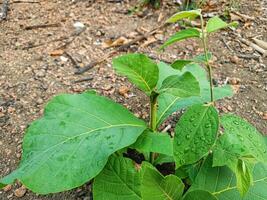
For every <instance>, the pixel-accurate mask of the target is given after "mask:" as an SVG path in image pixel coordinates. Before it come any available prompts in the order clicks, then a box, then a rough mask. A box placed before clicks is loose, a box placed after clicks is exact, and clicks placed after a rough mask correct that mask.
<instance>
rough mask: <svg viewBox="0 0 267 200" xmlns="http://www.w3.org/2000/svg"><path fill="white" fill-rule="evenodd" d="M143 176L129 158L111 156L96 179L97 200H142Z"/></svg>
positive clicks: (94, 186)
mask: <svg viewBox="0 0 267 200" xmlns="http://www.w3.org/2000/svg"><path fill="white" fill-rule="evenodd" d="M140 186H141V176H140V173H139V172H138V171H137V170H136V169H135V166H134V163H133V161H132V160H130V159H128V158H123V157H118V156H111V157H110V159H109V161H108V163H107V164H106V166H105V168H104V169H103V170H102V172H101V173H100V174H99V175H98V176H97V177H96V178H95V179H94V185H93V195H94V199H95V200H107V199H109V200H139V199H140V200H141V199H142V198H141V192H140Z"/></svg>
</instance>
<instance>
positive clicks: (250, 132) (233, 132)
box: [213, 114, 267, 169]
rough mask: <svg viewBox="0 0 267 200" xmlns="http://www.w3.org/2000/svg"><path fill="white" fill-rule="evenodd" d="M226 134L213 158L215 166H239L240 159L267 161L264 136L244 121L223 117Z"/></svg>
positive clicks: (233, 116)
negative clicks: (250, 158)
mask: <svg viewBox="0 0 267 200" xmlns="http://www.w3.org/2000/svg"><path fill="white" fill-rule="evenodd" d="M221 124H222V126H223V128H224V134H223V135H222V136H221V137H220V138H219V140H218V142H217V144H216V146H215V148H214V157H213V166H223V165H227V166H229V167H230V168H232V169H233V167H232V166H236V165H237V161H238V159H243V158H249V157H252V158H255V159H256V160H257V161H260V162H265V161H267V153H266V145H265V143H264V139H263V136H262V135H261V134H260V133H259V132H258V131H257V129H256V128H254V127H253V126H252V125H250V124H249V123H248V122H247V121H245V120H244V119H242V118H240V117H238V116H235V115H231V114H226V115H223V116H222V117H221Z"/></svg>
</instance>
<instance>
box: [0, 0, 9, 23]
mask: <svg viewBox="0 0 267 200" xmlns="http://www.w3.org/2000/svg"><path fill="white" fill-rule="evenodd" d="M8 5H9V0H3V5H2V8H1V10H0V21H2V20H5V19H6V18H7V12H8Z"/></svg>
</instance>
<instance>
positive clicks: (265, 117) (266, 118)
mask: <svg viewBox="0 0 267 200" xmlns="http://www.w3.org/2000/svg"><path fill="white" fill-rule="evenodd" d="M262 119H264V120H267V112H266V113H264V114H263V116H262Z"/></svg>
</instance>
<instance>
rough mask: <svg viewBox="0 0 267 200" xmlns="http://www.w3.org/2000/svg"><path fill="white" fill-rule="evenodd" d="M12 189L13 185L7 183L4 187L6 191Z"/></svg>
mask: <svg viewBox="0 0 267 200" xmlns="http://www.w3.org/2000/svg"><path fill="white" fill-rule="evenodd" d="M11 189H12V185H6V186H5V187H3V190H4V192H8V191H10V190H11Z"/></svg>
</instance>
